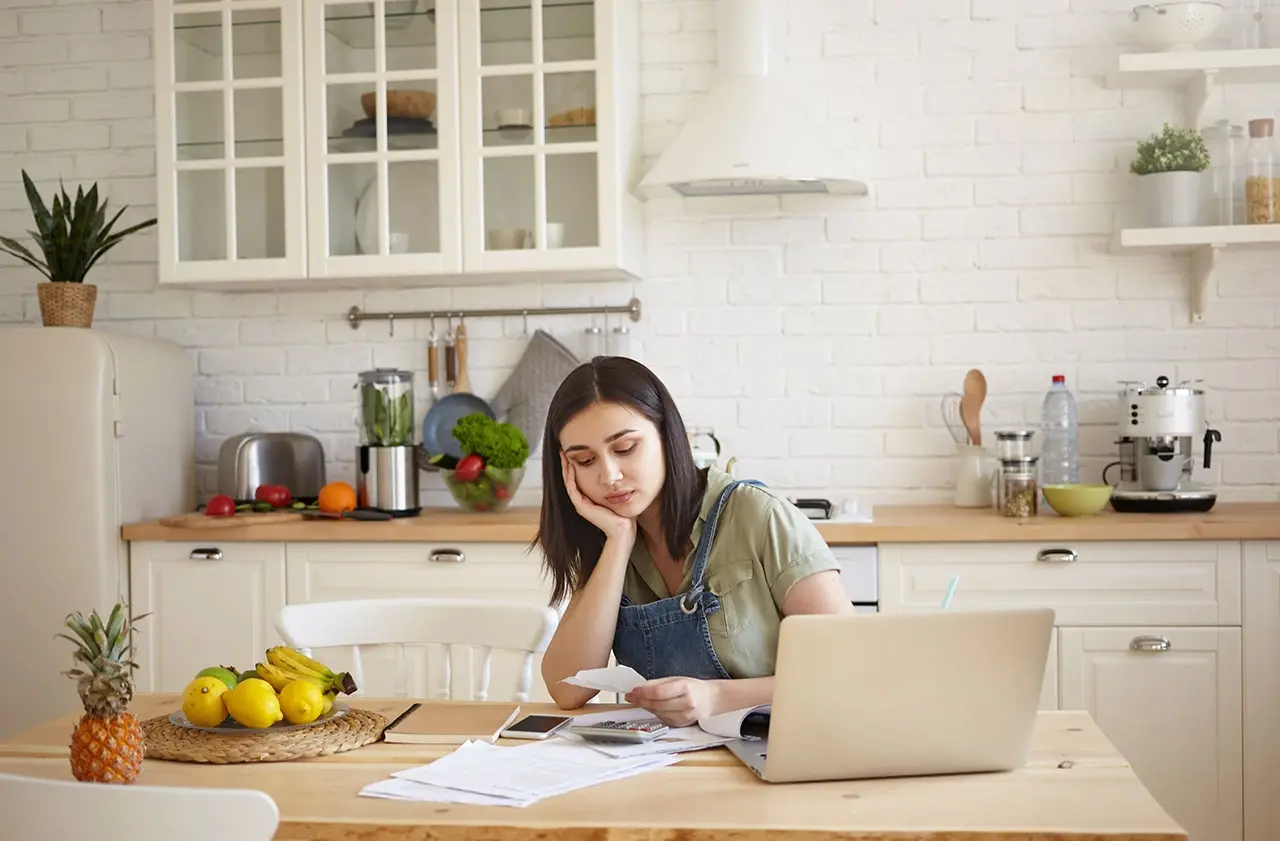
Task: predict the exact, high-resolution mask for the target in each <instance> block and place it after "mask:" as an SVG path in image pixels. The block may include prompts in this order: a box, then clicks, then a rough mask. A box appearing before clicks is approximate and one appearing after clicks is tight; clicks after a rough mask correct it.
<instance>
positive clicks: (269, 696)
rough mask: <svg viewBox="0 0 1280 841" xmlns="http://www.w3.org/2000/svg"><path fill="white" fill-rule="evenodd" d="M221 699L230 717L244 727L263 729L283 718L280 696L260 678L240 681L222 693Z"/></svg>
mask: <svg viewBox="0 0 1280 841" xmlns="http://www.w3.org/2000/svg"><path fill="white" fill-rule="evenodd" d="M223 701H225V702H226V705H227V712H228V713H230V714H231V717H232V718H234V719H235V720H236V721H237V722H239V723H240V724H242V725H244V726H245V727H251V728H254V729H263V728H266V727H270V726H271V725H273V724H275V723H276V722H277V721H279V720H280V719H282V718H284V713H282V712H281V711H280V697H279V696H278V695H276V691H275V690H274V689H272V688H271V684H269V683H267V682H266V681H265V680H263V679H261V678H256V677H255V678H249V679H248V680H242V681H240V682H239V683H237V684H236V688H235V689H232V690H230V691H229V692H227V693H226V694H225V695H224V697H223Z"/></svg>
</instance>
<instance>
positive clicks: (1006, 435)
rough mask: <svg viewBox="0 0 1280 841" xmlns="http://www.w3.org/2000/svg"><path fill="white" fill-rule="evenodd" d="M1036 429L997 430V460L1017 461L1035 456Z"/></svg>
mask: <svg viewBox="0 0 1280 841" xmlns="http://www.w3.org/2000/svg"><path fill="white" fill-rule="evenodd" d="M1035 437H1036V431H1035V430H1034V429H998V430H996V458H998V459H1017V458H1033V457H1034V456H1035V454H1036V453H1035Z"/></svg>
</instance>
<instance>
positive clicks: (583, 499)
mask: <svg viewBox="0 0 1280 841" xmlns="http://www.w3.org/2000/svg"><path fill="white" fill-rule="evenodd" d="M560 468H561V470H562V471H563V474H564V488H565V491H567V492H568V494H569V501H570V502H572V503H573V507H574V510H576V511H577V512H578V513H579V514H581V515H582V518H583V519H584V520H586V521H587V522H588V523H591V525H593V526H595V527H596V528H598V529H600V531H602V532H604V535H605V537H609V538H615V539H620V540H635V537H636V522H635V520H631V519H628V518H626V517H620V516H618V515H617V514H615V513H613V512H612V511H611V510H609V509H608V508H606V507H604V506H603V505H597V504H596V503H594V502H592V501H591V500H590V499H588V498H587V495H586V494H584V493H583V492H582V488H581V487H580V486H579V485H578V473H577V471H576V469H575V468H574V465H573V462H572V461H570V459H569V457H568V456H567V455H565V454H564V451H561V452H560Z"/></svg>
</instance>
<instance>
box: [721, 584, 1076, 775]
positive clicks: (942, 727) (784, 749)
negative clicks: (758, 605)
mask: <svg viewBox="0 0 1280 841" xmlns="http://www.w3.org/2000/svg"><path fill="white" fill-rule="evenodd" d="M1053 621H1054V612H1053V610H1051V609H1047V608H1044V609H1031V610H992V611H963V610H952V611H938V612H936V613H904V614H884V613H875V614H841V615H831V614H826V615H797V616H788V617H786V618H784V619H783V620H782V626H781V629H780V631H779V638H778V661H777V667H776V678H775V686H774V694H773V704H772V710H771V713H770V718H769V724H768V731H767V733H768V735H767V737H765V738H764V739H757V740H752V739H746V740H742V741H736V742H731V743H729V745H727V747H728V748H729V750H731V751H732V752H733V753H734V755H735V756H737V757H738V758H739V759H740V760H742V762H743V763H745V764H746V765H747V767H749V768H750V769H751V770H752V771H754V772H755V773H756V774H757V775H758V776H759V777H760V778H761V779H762V780H765V781H767V782H771V783H788V782H804V781H814V780H857V779H873V778H879V777H903V776H929V775H936V774H964V773H977V772H984V771H1008V770H1012V769H1014V768H1019V767H1021V766H1022V765H1023V764H1025V762H1026V759H1027V752H1028V750H1029V748H1030V744H1031V735H1032V730H1033V728H1034V727H1035V721H1036V714H1037V712H1038V707H1039V702H1040V690H1041V685H1042V684H1043V681H1044V671H1045V664H1046V662H1047V660H1048V656H1049V642H1050V638H1051V635H1052V633H1053Z"/></svg>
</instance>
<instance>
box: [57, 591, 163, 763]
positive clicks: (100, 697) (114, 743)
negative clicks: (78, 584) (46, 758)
mask: <svg viewBox="0 0 1280 841" xmlns="http://www.w3.org/2000/svg"><path fill="white" fill-rule="evenodd" d="M125 613H126V609H125V606H124V605H123V604H117V605H116V606H115V608H114V609H113V610H112V611H111V617H110V618H109V619H108V620H107V622H106V624H103V622H102V618H101V617H99V616H98V612H97V611H96V610H95V611H93V612H92V613H91V614H90V615H89V618H88V619H85V617H84V616H83V615H82V614H80V613H78V612H77V613H75V614H72V615H70V616H68V617H67V622H66V624H67V627H68V628H70V629H71V630H72V631H73V632H74V634H75V635H74V636H70V635H68V634H58V636H60V637H63V638H64V639H68V640H71V642H73V643H75V645H76V649H75V651H74V652H73V653H72V659H74V660H75V662H76V663H77V664H78V665H77V667H76V668H73V669H71V670H70V671H66V672H63V674H64V675H66V676H67V677H71V678H75V680H76V686H77V689H78V691H79V693H80V701H81V703H83V704H84V710H85V714H84V715H83V716H81V717H80V720H79V721H78V722H77V723H76V728H75V730H74V731H73V732H72V734H71V773H72V774H74V775H75V778H76V779H77V780H81V781H84V782H97V783H131V782H133V781H134V779H135V778H137V776H138V772H139V771H141V770H142V754H143V734H142V725H141V724H140V723H139V722H138V719H137V718H135V717H134V715H133V713H130V712H127V711H126V707H128V705H129V701H130V700H132V699H133V676H132V674H131V672H132V670H133V669H136V668H138V664H137V663H135V662H134V661H133V647H132V645H131V644H130V637H129V631H130V629H131V626H132V623H133V622H136V621H137V619H133V620H130V619H128V618H127V617H126V616H125ZM141 618H142V617H141V616H139V617H138V619H141Z"/></svg>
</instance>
